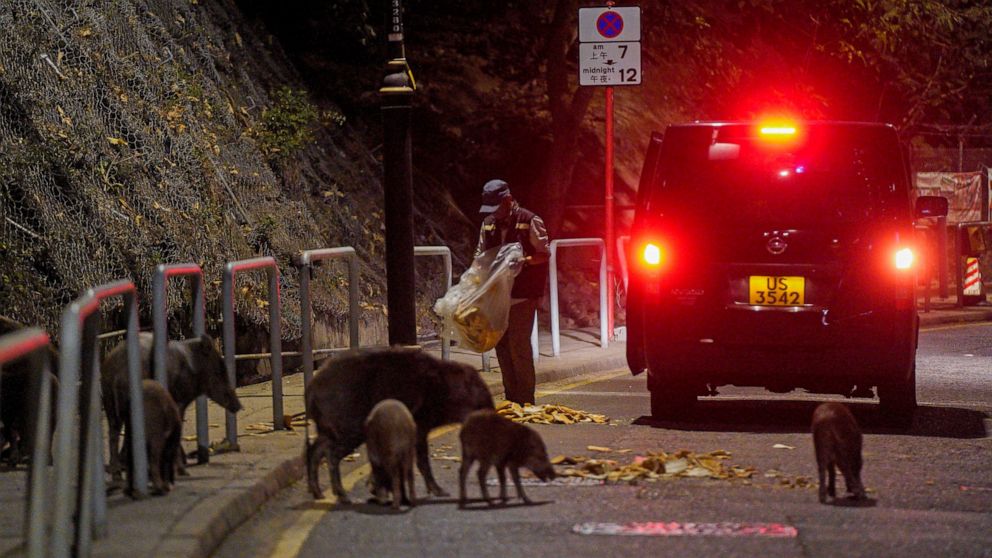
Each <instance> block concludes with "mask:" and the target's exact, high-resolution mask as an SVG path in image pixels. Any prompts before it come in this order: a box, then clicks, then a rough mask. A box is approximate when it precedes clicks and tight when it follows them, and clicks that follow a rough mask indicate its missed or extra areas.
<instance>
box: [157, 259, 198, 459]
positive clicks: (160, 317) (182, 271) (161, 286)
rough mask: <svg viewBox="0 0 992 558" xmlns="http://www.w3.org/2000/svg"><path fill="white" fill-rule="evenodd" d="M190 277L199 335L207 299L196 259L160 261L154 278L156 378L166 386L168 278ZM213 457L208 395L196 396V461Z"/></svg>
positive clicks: (194, 316)
mask: <svg viewBox="0 0 992 558" xmlns="http://www.w3.org/2000/svg"><path fill="white" fill-rule="evenodd" d="M173 277H187V278H188V281H189V289H190V295H191V298H192V299H193V308H192V310H193V336H194V337H200V336H201V335H203V334H204V333H206V299H205V298H204V293H203V270H202V269H200V266H198V265H196V264H194V263H180V264H159V265H158V266H157V267H156V268H155V276H154V277H153V278H152V305H153V306H152V327H153V330H154V331H155V345H154V350H153V355H154V360H153V362H154V363H155V380H156V381H158V383H160V384H162V386H163V387H165V388H166V389H168V388H169V383H168V382H169V379H168V378H167V377H166V364H165V363H166V353H167V348H168V344H169V329H168V326H169V324H168V318H167V317H166V316H167V315H168V311H169V308H168V306H169V299H168V297H167V296H166V295H167V292H166V291H167V289H168V287H169V279H171V278H173ZM209 461H210V424H209V422H208V417H207V396H206V395H201V396H199V397H197V398H196V462H197V463H208V462H209Z"/></svg>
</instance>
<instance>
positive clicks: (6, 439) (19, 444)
mask: <svg viewBox="0 0 992 558" xmlns="http://www.w3.org/2000/svg"><path fill="white" fill-rule="evenodd" d="M22 362H27V361H26V360H25V361H20V362H14V363H10V365H8V366H5V367H4V369H3V374H2V375H0V422H3V428H2V429H0V449H3V445H4V443H6V444H7V448H6V449H3V457H4V458H5V460H6V461H7V463H8V464H9V465H10V466H11V467H15V466H17V465H18V464H19V463H21V462H22V461H24V460H25V459H27V458H29V457H30V456H31V451H32V448H33V447H34V443H33V439H32V438H33V436H34V432H31V430H30V428H29V427H28V425H29V424H30V423H31V417H30V413H33V412H36V411H37V409H38V403H37V402H32V401H31V397H30V395H31V374H33V373H34V371H33V370H30V369H29V367H28V366H27V365H26V364H22ZM48 377H49V380H50V381H51V399H50V401H51V409H50V412H49V421H48V442H49V448H50V447H51V440H52V434H53V433H54V432H55V419H56V415H57V412H56V411H57V408H56V400H57V397H58V392H59V380H58V378H57V377H56V376H55V375H54V374H52V373H50V372H49V374H48Z"/></svg>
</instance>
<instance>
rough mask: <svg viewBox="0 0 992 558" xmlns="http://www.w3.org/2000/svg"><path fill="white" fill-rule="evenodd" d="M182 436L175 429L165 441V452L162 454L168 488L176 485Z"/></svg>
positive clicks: (163, 472)
mask: <svg viewBox="0 0 992 558" xmlns="http://www.w3.org/2000/svg"><path fill="white" fill-rule="evenodd" d="M181 442H182V434H181V433H180V431H179V429H178V428H174V429H173V430H172V433H170V434H169V438H168V439H167V440H166V441H165V450H164V452H163V454H162V468H163V470H162V474H163V475H164V476H165V482H166V486H171V485H174V484H176V467H175V464H176V459H177V458H178V457H179V452H181V451H182V445H181Z"/></svg>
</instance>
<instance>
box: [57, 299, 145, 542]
mask: <svg viewBox="0 0 992 558" xmlns="http://www.w3.org/2000/svg"><path fill="white" fill-rule="evenodd" d="M117 296H123V297H124V309H125V312H126V313H127V316H128V318H127V341H126V342H127V355H128V393H129V397H130V398H131V401H132V403H133V402H136V401H143V397H142V391H141V357H140V352H139V345H138V299H137V290H136V289H135V287H134V283H132V282H130V281H117V282H115V283H108V284H106V285H101V286H99V287H94V288H92V289H89V290H87V291H86V293H85V294H83V295H82V296H81V297H79V298H77V299H76V300H75V301H73V302H72V303H71V304H69V306H68V307H67V308H66V309H65V312H63V314H62V343H61V345H60V347H59V349H60V357H59V379H60V381H59V397H58V414H57V417H58V425H59V427H58V429H57V438H56V443H55V451H54V452H53V453H54V459H55V483H54V484H55V513H54V519H53V525H55V526H56V528H55V529H53V530H52V535H51V548H50V553H49V555H51V556H55V557H57V558H62V557H65V556H69V554H70V550H71V551H72V552H73V554H74V555H78V556H88V555H89V550H90V541H91V538H101V537H103V536H105V535H106V533H107V491H106V486H105V484H106V481H105V479H104V468H103V428H102V424H101V422H102V421H101V419H100V351H99V346H98V339H97V329H98V327H97V319H98V318H99V317H100V316H99V314H98V313H97V310H98V309H99V307H100V302H101V301H103V300H106V299H108V298H112V297H117ZM77 384H78V385H77ZM80 399H81V400H82V401H83V405H82V412H81V413H80V423H79V425H80V426H79V429H80V432H79V446H78V449H77V451H75V452H74V451H73V430H74V429H73V428H72V426H71V425H73V424H74V423H75V419H76V415H77V411H79V407H80V405H79V401H80ZM130 420H131V424H130V425H129V427H130V428H132V431H131V433H132V436H131V448H132V449H131V452H130V453H131V459H132V460H133V461H132V463H133V468H134V471H133V473H134V475H135V476H134V481H133V483H132V484H133V485H134V487H135V490H136V491H138V494H147V490H148V461H147V455H146V453H145V432H144V426H145V419H144V406H143V405H141V404H132V405H130ZM73 453H75V464H76V471H77V475H78V483H77V489H76V491H75V495H76V498H75V500H76V515H75V526H76V528H75V533H74V539H75V548H74V549H71V548H70V542H69V538H70V535H72V534H73V533H72V531H73V530H72V529H70V528H68V526H69V525H72V524H73V514H72V511H73V510H72V500H71V495H72V494H73V491H72V490H71V484H72V480H73V479H72V472H73V471H72V466H73V461H74V460H73V457H74V456H73ZM129 481H130V479H129Z"/></svg>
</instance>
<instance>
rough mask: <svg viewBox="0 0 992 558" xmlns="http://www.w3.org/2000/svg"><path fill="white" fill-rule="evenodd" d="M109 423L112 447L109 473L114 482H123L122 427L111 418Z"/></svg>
mask: <svg viewBox="0 0 992 558" xmlns="http://www.w3.org/2000/svg"><path fill="white" fill-rule="evenodd" d="M107 415H108V417H109V415H110V413H107ZM107 423H108V432H107V442H108V444H109V445H110V447H109V448H108V449H109V453H110V467H109V469H110V471H108V472H109V473H110V478H112V479H113V480H114V481H122V480H124V476H123V475H122V473H121V471H122V470H123V467H121V453H120V451H121V450H120V447H121V444H120V442H121V425H120V424H115V421H113V420H110V419H109V418H108V420H107Z"/></svg>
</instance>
